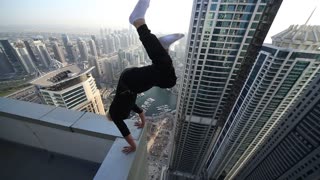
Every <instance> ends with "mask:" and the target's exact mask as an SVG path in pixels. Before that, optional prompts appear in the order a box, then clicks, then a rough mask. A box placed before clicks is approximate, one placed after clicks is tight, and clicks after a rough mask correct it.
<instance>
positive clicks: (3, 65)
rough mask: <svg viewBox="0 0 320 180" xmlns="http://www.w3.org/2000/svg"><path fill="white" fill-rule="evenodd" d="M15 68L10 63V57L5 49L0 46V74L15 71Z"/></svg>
mask: <svg viewBox="0 0 320 180" xmlns="http://www.w3.org/2000/svg"><path fill="white" fill-rule="evenodd" d="M14 72H15V71H14V68H13V66H12V64H11V63H10V60H9V57H8V56H7V54H6V53H5V51H4V49H3V48H2V47H1V46H0V75H4V74H9V73H14Z"/></svg>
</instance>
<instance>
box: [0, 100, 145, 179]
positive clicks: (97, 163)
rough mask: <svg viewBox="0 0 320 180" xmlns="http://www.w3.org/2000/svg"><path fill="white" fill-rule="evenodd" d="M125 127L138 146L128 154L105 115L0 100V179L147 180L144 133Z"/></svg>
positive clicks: (118, 133)
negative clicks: (125, 152)
mask: <svg viewBox="0 0 320 180" xmlns="http://www.w3.org/2000/svg"><path fill="white" fill-rule="evenodd" d="M125 123H126V124H127V126H128V128H129V129H130V131H131V134H132V136H133V138H134V139H135V141H136V143H137V150H136V151H135V152H133V153H130V154H128V155H127V154H124V153H122V152H121V150H122V147H124V146H127V143H126V141H125V139H124V138H123V137H122V135H121V133H120V132H119V130H118V129H117V127H116V126H115V124H114V123H113V122H111V121H108V120H107V119H106V117H105V116H101V115H97V114H93V113H89V112H80V111H74V110H69V109H64V108H60V107H54V106H48V105H41V104H34V103H30V102H23V101H18V100H13V99H9V98H0V153H1V154H0V159H1V161H0V179H50V178H51V177H52V179H95V180H100V179H116V180H125V179H128V180H133V179H137V180H138V179H139V180H143V179H146V175H147V166H146V161H147V159H146V153H147V148H146V135H145V134H146V133H145V130H144V129H137V128H136V127H135V126H134V121H132V120H127V121H125ZM75 174H76V175H75ZM20 175H21V176H20ZM22 175H23V176H22ZM46 176H47V177H46ZM49 176H50V178H49ZM70 176H72V177H70ZM78 176H81V177H85V178H78ZM21 177H23V178H21Z"/></svg>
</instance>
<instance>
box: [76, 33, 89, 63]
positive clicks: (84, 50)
mask: <svg viewBox="0 0 320 180" xmlns="http://www.w3.org/2000/svg"><path fill="white" fill-rule="evenodd" d="M77 43H78V48H79V52H80V60H81V61H82V62H84V61H88V60H89V52H88V47H87V44H86V42H85V41H84V40H82V39H81V38H79V39H78V40H77Z"/></svg>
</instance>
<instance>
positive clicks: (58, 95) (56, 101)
mask: <svg viewBox="0 0 320 180" xmlns="http://www.w3.org/2000/svg"><path fill="white" fill-rule="evenodd" d="M92 69H93V68H89V69H81V68H80V67H78V66H77V65H69V66H66V67H63V68H60V69H58V70H55V71H52V72H50V73H48V74H46V75H44V76H42V77H40V78H38V79H35V80H34V81H32V82H31V83H32V84H34V85H35V86H36V88H37V90H38V91H39V95H40V96H41V98H42V100H43V103H44V104H48V105H53V106H59V107H64V108H68V109H74V110H79V111H87V112H93V113H96V114H101V115H105V110H104V106H103V104H102V100H101V97H100V92H99V90H98V89H97V87H96V83H95V80H94V78H93V77H92V75H91V71H92Z"/></svg>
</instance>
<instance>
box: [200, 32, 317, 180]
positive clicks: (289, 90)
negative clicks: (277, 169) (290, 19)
mask: <svg viewBox="0 0 320 180" xmlns="http://www.w3.org/2000/svg"><path fill="white" fill-rule="evenodd" d="M318 34H319V28H318V27H308V26H301V27H298V26H291V27H290V28H288V29H287V30H285V31H283V32H281V33H279V34H277V35H275V36H274V37H273V44H272V45H268V44H265V45H263V47H262V48H261V51H260V53H259V55H258V58H257V61H256V64H255V66H254V68H253V70H252V71H251V74H250V76H249V78H248V79H247V81H246V83H245V86H244V87H243V88H242V91H241V94H240V96H239V97H238V100H237V102H236V104H235V106H234V107H233V110H232V113H230V114H229V117H228V119H227V122H226V124H225V126H224V128H223V130H222V133H221V134H220V135H219V137H218V140H217V141H216V143H215V145H214V148H213V150H212V152H211V155H210V157H209V159H208V161H207V164H206V168H207V171H208V174H209V177H211V178H213V179H218V178H221V177H225V178H226V179H232V178H233V177H234V176H236V174H237V173H239V172H240V169H241V168H242V166H243V165H244V164H245V163H246V162H248V161H249V159H250V157H251V156H253V155H254V154H255V153H256V152H258V151H259V147H260V146H261V144H262V143H263V142H264V140H265V139H266V138H267V137H268V136H269V135H270V133H271V132H272V131H273V130H274V129H275V128H276V127H277V125H278V124H279V122H280V120H281V118H282V117H283V115H284V114H286V113H287V112H288V111H289V109H290V108H291V107H292V105H293V104H294V103H296V102H297V100H298V99H299V97H300V96H301V94H302V93H303V92H304V91H305V90H306V89H307V88H308V86H309V84H310V82H311V81H312V80H313V79H314V78H315V77H317V76H318V75H319V73H320V53H319V52H318V51H317V49H318V48H319V40H318V38H317V35H318ZM293 147H295V146H292V148H293ZM290 148H291V146H290V147H289V146H287V147H286V149H290ZM262 150H264V149H262ZM281 154H282V153H281ZM298 154H299V153H298ZM270 166H272V165H270ZM278 175H279V174H278ZM255 177H257V176H255ZM258 179H263V178H258ZM267 179H273V178H267Z"/></svg>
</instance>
